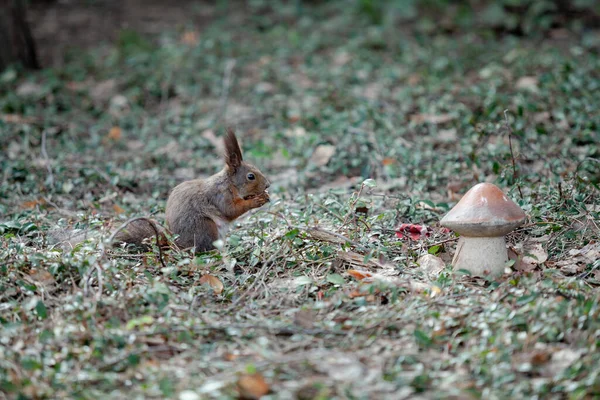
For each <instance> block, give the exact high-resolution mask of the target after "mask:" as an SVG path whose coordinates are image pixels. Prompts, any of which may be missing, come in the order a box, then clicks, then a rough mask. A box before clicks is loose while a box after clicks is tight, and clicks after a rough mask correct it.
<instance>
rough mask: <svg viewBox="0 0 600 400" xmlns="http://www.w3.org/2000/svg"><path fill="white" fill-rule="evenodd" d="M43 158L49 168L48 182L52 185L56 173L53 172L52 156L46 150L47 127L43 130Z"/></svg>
mask: <svg viewBox="0 0 600 400" xmlns="http://www.w3.org/2000/svg"><path fill="white" fill-rule="evenodd" d="M41 150H42V158H43V159H44V161H45V164H46V169H47V170H48V184H49V186H50V187H52V186H53V185H54V175H53V174H52V167H51V166H50V158H49V157H48V152H47V151H46V129H44V130H42V149H41Z"/></svg>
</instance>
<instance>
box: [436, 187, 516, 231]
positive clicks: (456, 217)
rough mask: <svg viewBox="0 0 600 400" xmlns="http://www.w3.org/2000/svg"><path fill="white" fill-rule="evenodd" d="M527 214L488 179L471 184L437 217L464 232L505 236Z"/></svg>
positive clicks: (445, 223)
mask: <svg viewBox="0 0 600 400" xmlns="http://www.w3.org/2000/svg"><path fill="white" fill-rule="evenodd" d="M526 217H527V216H526V215H525V213H524V212H523V210H521V208H520V207H519V206H518V205H516V204H515V203H514V202H513V201H512V200H511V199H509V198H508V197H506V195H505V194H504V193H503V192H502V190H500V189H499V188H498V187H497V186H496V185H493V184H491V183H479V184H477V185H475V186H473V187H472V188H471V189H470V190H469V191H468V192H467V193H465V195H464V196H463V197H462V199H460V201H459V202H458V203H457V204H456V205H455V206H454V208H452V210H450V212H449V213H448V214H446V216H445V217H444V218H442V220H441V221H440V224H441V225H442V226H445V227H447V228H449V229H452V230H453V231H455V232H458V233H459V234H461V235H464V236H475V237H488V236H504V235H506V234H507V233H509V232H511V231H512V230H514V229H515V228H517V227H518V226H520V225H522V224H523V222H525V218H526Z"/></svg>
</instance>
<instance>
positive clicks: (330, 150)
mask: <svg viewBox="0 0 600 400" xmlns="http://www.w3.org/2000/svg"><path fill="white" fill-rule="evenodd" d="M335 150H336V148H335V146H333V145H330V144H321V145H319V146H317V147H316V148H315V151H314V152H313V154H312V156H311V157H310V161H311V162H312V163H313V164H315V165H316V166H317V167H323V166H325V165H327V163H329V160H330V159H331V157H333V155H334V154H335Z"/></svg>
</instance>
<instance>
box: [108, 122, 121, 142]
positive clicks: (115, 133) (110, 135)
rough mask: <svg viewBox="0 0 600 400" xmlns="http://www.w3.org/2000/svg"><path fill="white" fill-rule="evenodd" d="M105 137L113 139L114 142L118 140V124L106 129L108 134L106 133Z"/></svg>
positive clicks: (119, 132)
mask: <svg viewBox="0 0 600 400" xmlns="http://www.w3.org/2000/svg"><path fill="white" fill-rule="evenodd" d="M106 137H107V138H108V139H110V140H114V141H115V142H116V141H117V140H120V139H121V128H119V127H118V126H113V127H112V128H110V130H109V131H108V135H106Z"/></svg>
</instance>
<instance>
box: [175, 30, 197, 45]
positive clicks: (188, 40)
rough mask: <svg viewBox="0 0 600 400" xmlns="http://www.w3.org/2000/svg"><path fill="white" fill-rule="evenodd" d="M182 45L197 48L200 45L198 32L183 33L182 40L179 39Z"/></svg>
mask: <svg viewBox="0 0 600 400" xmlns="http://www.w3.org/2000/svg"><path fill="white" fill-rule="evenodd" d="M179 40H180V41H181V43H183V44H187V45H188V46H196V45H197V44H198V32H196V31H187V32H183V34H182V35H181V38H180V39H179Z"/></svg>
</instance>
